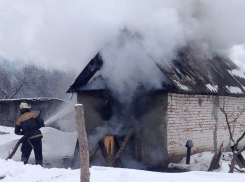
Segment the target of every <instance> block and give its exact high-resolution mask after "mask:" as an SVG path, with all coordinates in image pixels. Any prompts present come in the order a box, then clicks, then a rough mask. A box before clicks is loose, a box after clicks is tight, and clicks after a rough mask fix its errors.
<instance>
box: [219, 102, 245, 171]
mask: <svg viewBox="0 0 245 182" xmlns="http://www.w3.org/2000/svg"><path fill="white" fill-rule="evenodd" d="M218 107H219V109H220V111H221V112H222V113H223V114H224V115H225V121H226V124H227V127H228V131H229V135H230V140H231V141H232V142H233V143H234V145H233V146H232V153H233V157H232V161H231V165H230V171H229V173H233V171H234V168H235V164H236V162H238V160H239V159H238V157H239V156H241V153H242V152H243V151H244V150H245V146H243V147H242V148H241V149H238V145H239V142H240V141H241V140H242V139H243V138H244V136H245V131H244V132H243V133H242V135H241V136H240V137H239V138H238V139H237V140H235V139H234V137H233V135H232V131H231V126H230V124H231V123H235V122H236V121H237V119H238V118H239V117H240V116H241V115H242V113H244V111H245V108H243V109H242V110H241V111H239V113H237V114H236V116H235V118H233V119H231V117H232V116H234V113H232V114H230V115H228V113H227V112H226V111H225V102H224V103H223V106H222V107H220V106H218ZM243 160H244V159H243ZM239 162H241V161H239ZM242 162H244V161H242ZM243 167H245V166H244V164H243Z"/></svg>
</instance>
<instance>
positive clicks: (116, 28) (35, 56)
mask: <svg viewBox="0 0 245 182" xmlns="http://www.w3.org/2000/svg"><path fill="white" fill-rule="evenodd" d="M244 9H245V2H244V1H243V0H232V1H231V0H227V1H222V0H216V1H206V0H185V1H182V0H161V1H160V0H153V1H149V0H136V1H130V0H123V1H122V0H119V1H115V0H104V1H87V0H84V1H78V0H72V1H58V0H53V1H48V0H37V1H35V2H30V1H27V0H21V1H13V0H2V1H1V2H0V12H1V16H0V55H1V56H3V57H4V58H7V59H10V60H23V61H27V62H28V61H32V62H36V63H37V64H40V65H44V66H46V67H59V68H61V69H68V68H69V67H73V68H74V67H75V68H77V70H78V71H81V70H82V69H83V68H84V67H85V66H86V64H87V63H88V61H89V60H90V59H91V58H92V57H93V56H94V55H95V54H96V53H97V52H98V51H100V50H101V49H102V48H103V47H104V46H105V45H106V44H107V43H109V42H111V41H113V40H114V39H115V38H116V37H117V36H118V34H119V32H120V31H121V30H122V29H124V28H126V29H127V30H129V31H130V32H133V33H136V34H137V35H138V36H140V37H142V44H143V46H144V49H145V50H146V52H148V53H149V52H150V53H151V55H154V57H156V58H161V59H165V60H166V59H171V58H172V57H173V56H174V53H175V51H176V50H177V49H178V48H179V47H182V46H185V45H187V44H189V43H192V42H196V43H197V44H198V45H199V46H200V48H201V49H203V50H211V51H219V50H227V49H229V48H231V47H232V46H233V45H235V44H242V43H244V42H245V34H244V29H245V11H244Z"/></svg>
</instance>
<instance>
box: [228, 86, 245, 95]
mask: <svg viewBox="0 0 245 182" xmlns="http://www.w3.org/2000/svg"><path fill="white" fill-rule="evenodd" d="M225 88H226V89H227V90H228V91H229V92H230V93H233V94H243V91H242V90H241V89H240V88H239V87H233V86H230V87H229V86H225Z"/></svg>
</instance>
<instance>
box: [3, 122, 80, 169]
mask: <svg viewBox="0 0 245 182" xmlns="http://www.w3.org/2000/svg"><path fill="white" fill-rule="evenodd" d="M0 131H3V132H9V133H10V134H6V135H0V158H2V159H6V158H7V156H8V155H9V154H10V152H12V149H13V148H14V146H15V144H16V143H17V142H18V140H19V139H20V138H21V136H19V135H15V134H14V128H12V127H3V126H0ZM41 131H42V133H43V140H42V141H43V158H44V159H43V162H44V166H45V167H65V166H64V165H65V164H64V162H63V158H68V159H71V158H72V156H73V153H74V149H75V144H76V140H77V134H76V132H73V133H65V132H61V131H59V130H56V129H53V128H49V127H44V128H42V129H41ZM20 148H21V146H20V147H19V148H18V150H17V151H16V154H15V155H14V156H13V160H15V161H20V160H21V151H20ZM29 163H31V164H32V163H35V157H34V152H32V154H31V156H30V159H29Z"/></svg>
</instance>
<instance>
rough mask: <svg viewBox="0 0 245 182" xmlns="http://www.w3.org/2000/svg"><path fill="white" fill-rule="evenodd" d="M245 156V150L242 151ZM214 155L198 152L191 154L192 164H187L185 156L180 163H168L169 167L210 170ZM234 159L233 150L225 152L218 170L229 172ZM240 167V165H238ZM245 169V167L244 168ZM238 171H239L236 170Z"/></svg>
mask: <svg viewBox="0 0 245 182" xmlns="http://www.w3.org/2000/svg"><path fill="white" fill-rule="evenodd" d="M242 154H243V156H245V152H243V153H242ZM213 156H214V153H212V152H202V153H197V154H194V155H192V156H191V158H190V164H186V158H185V157H184V158H183V159H182V160H181V161H180V162H179V163H178V164H174V163H170V164H169V165H168V167H169V168H177V169H181V170H188V171H208V168H209V166H210V164H211V160H212V158H213ZM231 160H232V153H231V152H223V153H222V155H221V158H220V162H219V164H220V168H219V169H217V170H216V172H222V173H228V172H229V169H230V168H229V164H230V163H231ZM236 167H237V168H238V169H239V167H238V166H236ZM243 170H245V169H243ZM234 172H235V173H236V172H237V171H236V170H234Z"/></svg>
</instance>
